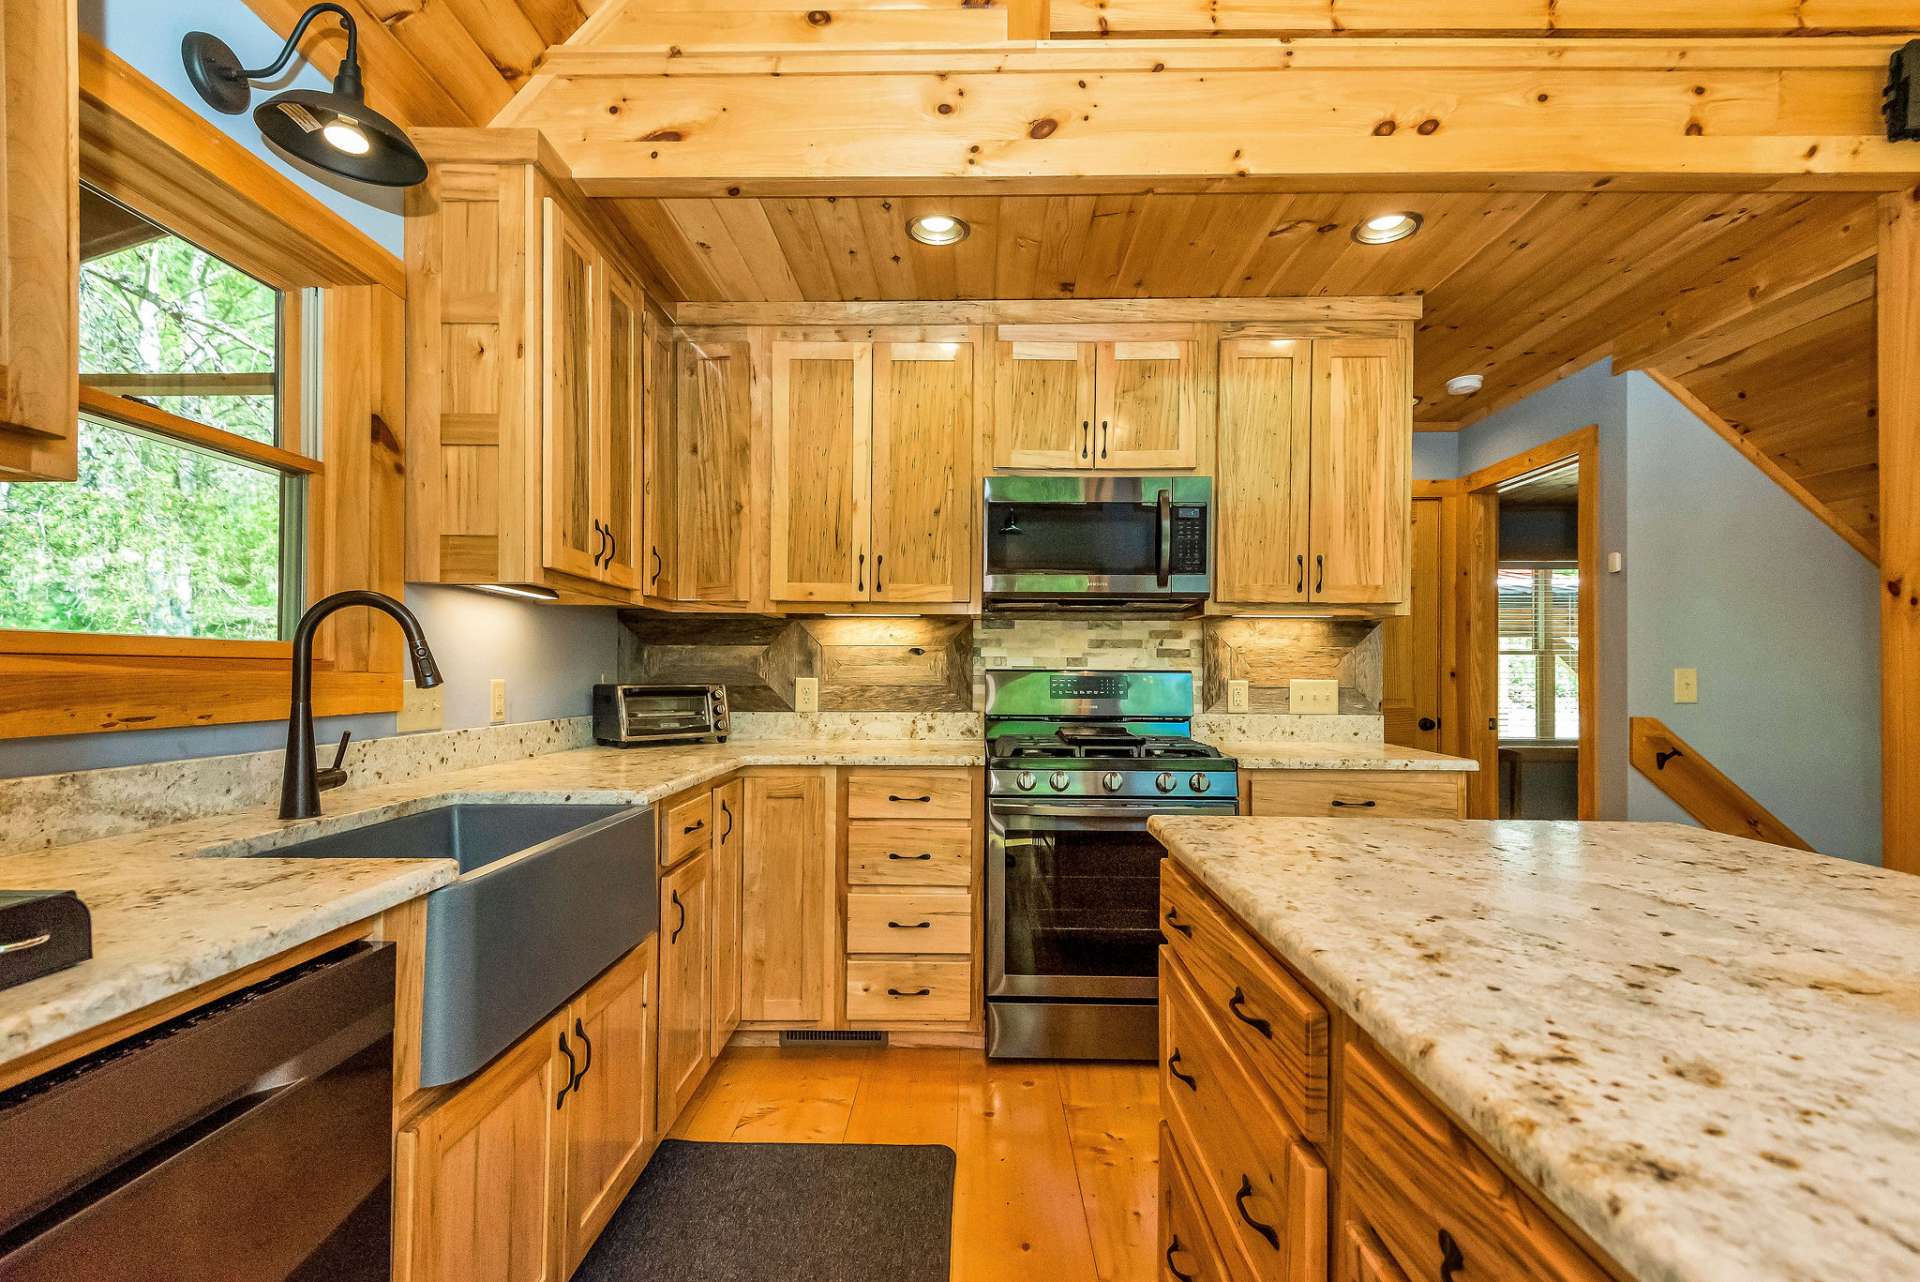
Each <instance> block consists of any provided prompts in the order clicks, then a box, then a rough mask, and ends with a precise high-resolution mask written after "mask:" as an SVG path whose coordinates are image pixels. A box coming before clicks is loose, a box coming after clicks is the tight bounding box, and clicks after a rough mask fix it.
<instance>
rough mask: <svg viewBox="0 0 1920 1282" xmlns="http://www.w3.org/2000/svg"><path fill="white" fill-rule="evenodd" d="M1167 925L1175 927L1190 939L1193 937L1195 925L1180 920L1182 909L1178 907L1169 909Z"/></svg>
mask: <svg viewBox="0 0 1920 1282" xmlns="http://www.w3.org/2000/svg"><path fill="white" fill-rule="evenodd" d="M1167 925H1169V926H1171V927H1173V928H1174V929H1175V930H1177V931H1179V932H1180V933H1181V934H1183V935H1185V936H1186V937H1187V938H1188V939H1192V938H1193V927H1191V926H1189V925H1187V923H1185V922H1183V921H1181V920H1180V910H1179V909H1178V908H1169V909H1167Z"/></svg>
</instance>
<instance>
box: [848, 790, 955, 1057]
mask: <svg viewBox="0 0 1920 1282" xmlns="http://www.w3.org/2000/svg"><path fill="white" fill-rule="evenodd" d="M977 785H978V772H977V771H973V770H967V769H940V770H879V769H874V770H854V771H850V772H849V773H848V776H847V864H846V884H847V912H846V932H847V933H846V974H847V1021H848V1022H849V1023H851V1024H856V1025H858V1024H886V1025H895V1024H905V1025H915V1024H929V1023H964V1022H967V1021H969V1020H971V1019H972V1018H973V1014H974V988H975V982H976V981H975V977H974V969H973V958H974V955H975V952H976V951H977V950H976V948H975V940H976V939H977V938H978V935H979V929H978V926H977V925H976V919H975V915H974V869H975V866H976V863H977V859H978V848H979V844H980V838H979V834H978V832H977V830H976V829H975V826H974V821H973V814H974V792H975V790H976V787H977Z"/></svg>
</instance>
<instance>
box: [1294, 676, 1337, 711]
mask: <svg viewBox="0 0 1920 1282" xmlns="http://www.w3.org/2000/svg"><path fill="white" fill-rule="evenodd" d="M1287 711H1288V712H1298V713H1305V714H1308V715H1311V716H1331V715H1332V714H1334V713H1337V712H1339V711H1340V683H1339V682H1338V681H1332V680H1327V679H1325V678H1306V677H1295V678H1294V679H1293V680H1291V681H1289V682H1287Z"/></svg>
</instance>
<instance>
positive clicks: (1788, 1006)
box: [1153, 818, 1920, 1282]
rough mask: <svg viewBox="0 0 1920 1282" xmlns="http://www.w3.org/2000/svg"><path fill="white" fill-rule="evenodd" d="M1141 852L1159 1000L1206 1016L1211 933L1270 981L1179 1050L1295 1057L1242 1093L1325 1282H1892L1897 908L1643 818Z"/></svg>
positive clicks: (1858, 872)
mask: <svg viewBox="0 0 1920 1282" xmlns="http://www.w3.org/2000/svg"><path fill="white" fill-rule="evenodd" d="M1153 831H1154V833H1155V835H1156V836H1158V837H1159V838H1160V839H1161V841H1162V842H1163V843H1165V845H1166V846H1167V848H1168V849H1169V851H1170V852H1171V854H1172V856H1173V858H1172V860H1170V861H1169V866H1168V869H1167V872H1166V880H1167V898H1166V899H1165V900H1163V904H1164V905H1165V906H1166V908H1167V911H1168V912H1170V913H1172V914H1173V916H1171V917H1169V918H1168V922H1169V926H1170V930H1169V933H1168V938H1169V941H1170V945H1171V946H1170V948H1169V949H1167V950H1166V956H1167V958H1170V959H1172V960H1167V959H1163V1006H1168V1005H1170V1006H1173V1007H1174V1008H1175V1017H1176V1019H1177V1018H1178V1015H1179V1002H1178V1001H1177V1000H1175V999H1174V997H1173V994H1172V993H1170V991H1169V984H1168V971H1169V970H1170V969H1172V970H1174V971H1175V972H1176V973H1175V975H1174V980H1173V984H1172V985H1171V988H1172V990H1174V991H1175V992H1184V991H1191V992H1192V993H1193V994H1194V1001H1195V1003H1196V1004H1197V1005H1199V1006H1203V1007H1204V1006H1206V1005H1208V1004H1209V999H1210V998H1211V997H1212V995H1213V993H1214V991H1215V989H1214V986H1213V984H1212V982H1211V980H1210V979H1209V977H1210V976H1212V975H1213V974H1214V971H1213V970H1212V969H1211V967H1212V966H1213V962H1212V961H1211V960H1209V957H1208V955H1207V948H1206V947H1204V946H1205V945H1208V943H1209V941H1208V927H1209V926H1210V925H1217V927H1218V931H1217V932H1216V933H1223V934H1225V935H1227V936H1229V938H1226V939H1225V940H1224V941H1216V943H1217V944H1218V945H1219V946H1220V947H1224V948H1225V949H1227V950H1228V951H1229V954H1230V955H1229V962H1232V959H1233V958H1234V957H1240V958H1241V959H1242V961H1243V962H1244V964H1246V965H1250V966H1254V967H1256V969H1257V967H1258V966H1259V965H1261V964H1264V963H1272V962H1274V961H1275V960H1276V959H1277V963H1278V964H1277V965H1275V966H1274V967H1273V980H1274V983H1275V984H1276V985H1278V986H1279V989H1284V990H1285V991H1284V992H1279V991H1278V990H1276V993H1277V995H1275V996H1272V997H1269V998H1267V1001H1268V1003H1269V1004H1270V1005H1271V1006H1273V1007H1275V1009H1273V1010H1269V1011H1264V1012H1263V1011H1259V1010H1258V1006H1259V1001H1258V1000H1255V1001H1254V1002H1251V1003H1249V1002H1248V1001H1247V1000H1246V998H1247V997H1249V996H1251V997H1254V998H1256V999H1258V998H1260V996H1261V994H1260V992H1258V991H1257V990H1256V989H1255V988H1254V987H1252V986H1251V983H1249V985H1247V986H1245V987H1241V986H1234V987H1231V989H1230V991H1231V992H1233V993H1234V994H1235V995H1236V997H1238V998H1240V1000H1239V1001H1238V1002H1231V1001H1228V1002H1222V1003H1221V1005H1222V1007H1223V1010H1222V1011H1221V1012H1220V1014H1219V1016H1218V1017H1217V1018H1214V1019H1212V1020H1211V1023H1210V1024H1209V1027H1210V1028H1212V1029H1214V1030H1216V1031H1214V1032H1208V1031H1206V1029H1202V1030H1200V1031H1199V1032H1188V1033H1185V1034H1183V1035H1182V1036H1183V1037H1185V1038H1187V1039H1188V1040H1190V1041H1193V1042H1195V1043H1196V1044H1197V1042H1198V1040H1199V1039H1201V1038H1202V1037H1204V1038H1208V1039H1212V1040H1213V1041H1216V1042H1217V1043H1218V1045H1217V1047H1216V1051H1217V1052H1228V1048H1229V1047H1232V1046H1236V1045H1240V1044H1242V1043H1244V1044H1245V1045H1250V1046H1252V1047H1253V1048H1254V1050H1255V1052H1259V1051H1262V1050H1265V1049H1267V1048H1270V1047H1273V1046H1276V1045H1277V1046H1280V1047H1281V1048H1283V1049H1287V1048H1290V1049H1291V1050H1292V1051H1295V1052H1297V1053H1295V1054H1291V1055H1289V1056H1282V1057H1280V1059H1277V1060H1275V1061H1274V1063H1275V1064H1277V1065H1278V1067H1277V1068H1276V1069H1274V1070H1273V1071H1272V1072H1271V1073H1267V1074H1266V1080H1268V1081H1269V1082H1271V1083H1276V1084H1277V1085H1275V1086H1274V1087H1273V1089H1272V1091H1271V1093H1270V1094H1269V1095H1262V1096H1254V1097H1251V1098H1254V1099H1256V1101H1257V1100H1259V1099H1266V1100H1269V1101H1277V1102H1278V1103H1279V1104H1280V1105H1282V1107H1281V1108H1279V1109H1277V1110H1276V1112H1277V1113H1279V1114H1280V1115H1281V1117H1280V1125H1281V1126H1282V1127H1283V1128H1284V1129H1285V1131H1286V1133H1287V1134H1288V1135H1290V1136H1293V1137H1295V1142H1297V1143H1298V1145H1299V1150H1298V1151H1299V1153H1300V1154H1301V1155H1302V1157H1301V1161H1302V1162H1303V1163H1304V1165H1303V1166H1300V1170H1304V1171H1305V1172H1306V1174H1307V1175H1308V1176H1309V1177H1311V1178H1308V1179H1306V1180H1305V1181H1304V1192H1303V1191H1302V1180H1301V1178H1300V1175H1299V1171H1296V1172H1295V1173H1294V1175H1293V1176H1292V1177H1291V1178H1290V1179H1288V1180H1282V1181H1281V1184H1283V1185H1284V1186H1285V1188H1286V1189H1287V1195H1286V1196H1287V1198H1288V1199H1289V1205H1290V1206H1292V1207H1295V1208H1304V1210H1303V1211H1302V1212H1301V1213H1304V1214H1308V1215H1309V1217H1311V1215H1312V1214H1318V1215H1320V1216H1322V1217H1324V1216H1327V1215H1331V1216H1332V1240H1333V1242H1334V1244H1335V1250H1336V1251H1339V1252H1343V1253H1348V1263H1347V1266H1346V1271H1344V1272H1341V1273H1340V1274H1339V1276H1342V1277H1355V1276H1380V1277H1389V1278H1391V1277H1397V1276H1399V1273H1401V1272H1404V1274H1405V1275H1406V1276H1407V1277H1410V1278H1413V1277H1428V1276H1448V1277H1453V1276H1457V1277H1460V1278H1468V1277H1474V1278H1486V1277H1499V1278H1504V1277H1523V1276H1536V1277H1552V1278H1582V1279H1585V1278H1603V1277H1606V1276H1608V1275H1612V1276H1616V1277H1630V1278H1638V1279H1646V1280H1648V1282H1736V1280H1737V1282H1756V1280H1778V1282H1787V1280H1789V1279H1815V1278H1848V1279H1859V1280H1862V1282H1865V1280H1877V1279H1887V1280H1889V1282H1891V1280H1892V1279H1906V1278H1913V1277H1916V1276H1920V1208H1917V1207H1916V1205H1915V1203H1914V1201H1913V1198H1912V1196H1911V1191H1912V1187H1913V1183H1914V1181H1915V1179H1916V1178H1920V1130H1916V1128H1915V1126H1914V1124H1913V1118H1914V1105H1913V1100H1914V1097H1915V1093H1916V1090H1917V1089H1920V881H1916V880H1914V879H1912V878H1909V877H1905V876H1902V875H1899V874H1895V873H1888V872H1884V871H1882V870H1880V869H1877V868H1871V867H1865V866H1862V865H1858V864H1853V863H1848V862H1845V861H1843V860H1839V859H1833V858H1828V857H1825V856H1820V855H1815V854H1807V853H1803V852H1800V851H1794V850H1788V849H1784V848H1780V847H1775V846H1768V845H1762V844H1760V843H1757V842H1752V841H1747V840H1743V839H1739V838H1734V837H1728V836H1722V835H1718V834H1714V833H1708V832H1703V831H1701V830H1698V829H1694V828H1688V827H1683V826H1679V825H1667V824H1614V823H1589V824H1572V823H1460V822H1436V821H1411V820H1403V821H1383V822H1381V821H1365V820H1347V819H1343V820H1336V821H1324V820H1283V819H1258V818H1239V819H1220V818H1181V819H1157V820H1155V821H1154V823H1153ZM1183 913H1184V915H1183ZM1210 913H1211V914H1213V915H1212V916H1209V914H1210ZM1196 920H1197V922H1198V924H1199V929H1198V931H1197V932H1196V930H1195V929H1194V926H1195V923H1196ZM1234 949H1240V950H1242V951H1241V952H1238V953H1235V952H1232V950H1234ZM1254 953H1257V954H1259V956H1257V957H1255V956H1253V954H1254ZM1188 954H1192V955H1194V956H1195V957H1196V958H1197V960H1196V961H1194V962H1193V963H1192V965H1191V966H1189V965H1187V964H1186V963H1185V962H1183V961H1181V960H1180V958H1181V957H1183V956H1185V955H1188ZM1248 958H1251V960H1248ZM1233 964H1240V963H1233ZM1225 969H1231V966H1230V965H1229V966H1226V967H1225ZM1189 975H1191V976H1192V977H1193V978H1192V982H1191V983H1189V982H1188V979H1187V978H1185V977H1186V976H1189ZM1220 991H1227V990H1220ZM1228 1005H1232V1006H1233V1007H1234V1009H1233V1010H1232V1011H1231V1012H1228V1011H1226V1010H1225V1009H1224V1007H1226V1006H1228ZM1249 1015H1254V1016H1260V1017H1266V1023H1267V1029H1266V1031H1265V1032H1264V1033H1260V1032H1257V1031H1256V1032H1255V1033H1254V1034H1253V1035H1252V1036H1251V1037H1247V1036H1244V1034H1245V1033H1246V1030H1247V1028H1248V1025H1247V1023H1246V1018H1247V1017H1248V1016H1249ZM1316 1017H1320V1021H1321V1022H1319V1023H1318V1024H1317V1025H1316V1023H1315V1019H1316ZM1316 1027H1317V1029H1318V1031H1317V1032H1316V1031H1315V1030H1316ZM1166 1028H1167V1025H1166V1024H1165V1023H1163V1031H1165V1030H1166ZM1209 1044H1211V1042H1210V1043H1209ZM1161 1049H1162V1052H1163V1054H1164V1053H1170V1052H1171V1051H1173V1050H1176V1049H1177V1050H1182V1051H1185V1052H1186V1054H1185V1056H1184V1057H1183V1060H1182V1063H1180V1064H1178V1065H1176V1066H1175V1067H1177V1068H1179V1069H1181V1070H1182V1073H1183V1074H1184V1075H1181V1076H1175V1077H1172V1078H1170V1079H1169V1082H1170V1084H1169V1085H1168V1086H1167V1087H1166V1088H1165V1092H1164V1094H1165V1096H1166V1097H1167V1098H1168V1099H1169V1100H1170V1101H1171V1102H1172V1103H1173V1104H1175V1105H1176V1106H1181V1103H1182V1099H1183V1097H1184V1096H1186V1095H1187V1094H1188V1093H1189V1092H1190V1091H1191V1088H1190V1087H1189V1086H1187V1085H1186V1084H1185V1079H1186V1077H1187V1076H1194V1075H1195V1074H1194V1072H1193V1067H1192V1064H1193V1060H1194V1058H1195V1052H1194V1051H1193V1050H1191V1049H1189V1048H1188V1047H1187V1046H1181V1047H1177V1048H1176V1047H1169V1046H1167V1045H1163V1046H1162V1048H1161ZM1225 1057H1226V1058H1228V1059H1230V1060H1232V1061H1233V1062H1232V1063H1229V1064H1228V1065H1227V1067H1229V1068H1230V1069H1232V1068H1233V1064H1234V1063H1246V1064H1252V1065H1253V1069H1252V1070H1251V1071H1248V1072H1246V1073H1244V1074H1242V1076H1243V1077H1244V1078H1245V1079H1246V1081H1247V1082H1257V1081H1258V1080H1260V1078H1261V1074H1262V1072H1263V1071H1264V1070H1263V1067H1262V1064H1261V1062H1260V1061H1259V1060H1258V1059H1257V1058H1256V1057H1255V1056H1251V1055H1248V1054H1244V1053H1241V1052H1228V1053H1227V1055H1226V1056H1225ZM1316 1057H1317V1059H1316ZM1216 1058H1222V1056H1221V1055H1220V1054H1218V1053H1217V1054H1216ZM1316 1063H1318V1064H1319V1065H1320V1069H1319V1071H1318V1073H1317V1074H1316V1070H1315V1067H1314V1066H1315V1064H1316ZM1233 1071H1234V1072H1236V1073H1238V1072H1239V1070H1238V1069H1233ZM1409 1079H1410V1081H1409ZM1244 1084H1245V1083H1243V1085H1244ZM1230 1085H1231V1083H1230ZM1317 1092H1318V1094H1317V1095H1316V1093H1317ZM1191 1093H1192V1097H1193V1098H1196V1099H1198V1098H1201V1097H1202V1096H1204V1093H1205V1091H1204V1078H1202V1089H1201V1090H1200V1091H1194V1092H1191ZM1329 1097H1330V1098H1329ZM1436 1105H1437V1106H1438V1107H1435V1106H1436ZM1170 1111H1171V1112H1174V1113H1177V1112H1178V1111H1179V1108H1178V1107H1176V1108H1175V1109H1173V1110H1170ZM1383 1119H1385V1120H1384V1121H1383ZM1172 1120H1174V1121H1175V1123H1176V1125H1175V1133H1176V1138H1177V1139H1179V1138H1180V1137H1179V1127H1178V1123H1177V1118H1176V1119H1172ZM1316 1129H1317V1130H1318V1132H1319V1133H1318V1134H1317V1135H1316V1134H1315V1133H1314V1132H1315V1131H1316ZM1409 1137H1412V1138H1409ZM1190 1142H1192V1141H1191V1139H1190V1137H1189V1138H1188V1139H1181V1142H1180V1143H1178V1144H1176V1145H1175V1147H1176V1148H1184V1147H1185V1146H1186V1145H1187V1144H1188V1143H1190ZM1208 1142H1209V1141H1208V1140H1207V1139H1206V1137H1205V1136H1204V1135H1202V1136H1201V1137H1200V1139H1199V1141H1198V1146H1199V1147H1205V1146H1206V1144H1207V1143H1208ZM1320 1153H1324V1154H1325V1156H1326V1161H1325V1163H1324V1164H1323V1163H1322V1162H1321V1160H1320V1156H1319V1154H1320ZM1181 1158H1183V1159H1184V1161H1183V1160H1181V1159H1176V1160H1175V1162H1174V1163H1171V1164H1169V1165H1171V1166H1172V1167H1173V1169H1175V1170H1187V1169H1193V1168H1199V1167H1202V1166H1205V1165H1207V1164H1208V1163H1206V1162H1204V1161H1196V1160H1194V1158H1193V1156H1192V1155H1191V1154H1190V1153H1185V1152H1183V1153H1182V1154H1181ZM1230 1180H1231V1177H1229V1181H1230ZM1315 1180H1318V1181H1320V1183H1318V1184H1317V1185H1316V1183H1315ZM1194 1183H1195V1184H1196V1185H1201V1186H1204V1183H1205V1178H1204V1172H1201V1171H1198V1170H1197V1169H1196V1170H1195V1178H1194ZM1329 1184H1330V1185H1331V1189H1332V1192H1331V1197H1330V1198H1329V1197H1328V1194H1327V1189H1328V1186H1329ZM1316 1187H1317V1188H1318V1189H1319V1201H1318V1203H1317V1204H1316V1203H1315V1202H1314V1201H1313V1192H1314V1189H1315V1188H1316ZM1234 1191H1235V1190H1234V1189H1232V1188H1231V1187H1229V1188H1227V1190H1226V1193H1227V1200H1226V1202H1225V1203H1223V1204H1222V1206H1223V1208H1224V1214H1222V1215H1217V1216H1215V1217H1213V1218H1214V1221H1215V1224H1214V1227H1213V1229H1212V1231H1213V1232H1216V1233H1218V1234H1219V1236H1220V1239H1221V1241H1222V1242H1223V1243H1225V1244H1226V1248H1227V1249H1230V1248H1231V1245H1232V1242H1231V1239H1233V1238H1234V1236H1235V1234H1236V1233H1237V1232H1239V1230H1238V1229H1237V1228H1235V1227H1234V1226H1233V1224H1232V1219H1233V1210H1234V1208H1233V1207H1232V1206H1231V1201H1232V1195H1233V1193H1234ZM1202 1192H1204V1187H1202ZM1403 1193H1404V1194H1405V1196H1404V1197H1403V1196H1401V1194H1403ZM1276 1197H1278V1195H1276ZM1198 1200H1200V1201H1202V1202H1204V1201H1205V1199H1204V1197H1202V1198H1200V1199H1198ZM1165 1204H1166V1203H1165V1200H1164V1199H1163V1206H1164V1205H1165ZM1241 1205H1242V1208H1250V1209H1252V1210H1253V1211H1254V1212H1255V1214H1256V1216H1258V1215H1259V1214H1260V1213H1261V1212H1260V1204H1259V1203H1258V1201H1253V1202H1248V1201H1246V1200H1244V1199H1243V1201H1242V1204H1241ZM1242 1213H1243V1214H1244V1209H1243V1212H1242ZM1200 1218H1201V1219H1203V1220H1204V1218H1205V1217H1204V1216H1202V1217H1200ZM1221 1220H1227V1221H1229V1223H1228V1225H1227V1226H1226V1227H1221V1226H1220V1223H1219V1222H1220V1221H1221ZM1323 1227H1324V1226H1323ZM1207 1231H1209V1230H1208V1229H1207V1228H1206V1227H1204V1226H1203V1227H1201V1228H1199V1229H1196V1230H1192V1231H1190V1235H1189V1239H1188V1243H1187V1244H1184V1246H1183V1249H1185V1246H1190V1245H1191V1244H1192V1241H1193V1237H1194V1236H1195V1235H1196V1234H1202V1233H1205V1232H1207ZM1305 1237H1306V1238H1311V1237H1312V1234H1311V1233H1310V1232H1309V1233H1308V1234H1306V1235H1305ZM1320 1240H1323V1241H1324V1240H1325V1235H1324V1233H1323V1235H1322V1237H1321V1239H1320ZM1252 1249H1254V1250H1259V1249H1262V1248H1261V1245H1260V1242H1259V1240H1258V1239H1254V1241H1253V1248H1252ZM1449 1264H1451V1265H1452V1268H1451V1269H1450V1268H1449ZM1369 1269H1372V1270H1374V1272H1372V1273H1369V1272H1368V1270H1369ZM1396 1269H1397V1272H1396V1271H1394V1270H1396ZM1187 1271H1192V1270H1190V1269H1189V1270H1187ZM1296 1275H1297V1276H1309V1275H1311V1274H1310V1273H1302V1274H1296Z"/></svg>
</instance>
